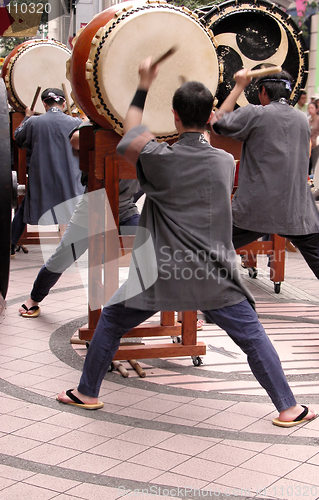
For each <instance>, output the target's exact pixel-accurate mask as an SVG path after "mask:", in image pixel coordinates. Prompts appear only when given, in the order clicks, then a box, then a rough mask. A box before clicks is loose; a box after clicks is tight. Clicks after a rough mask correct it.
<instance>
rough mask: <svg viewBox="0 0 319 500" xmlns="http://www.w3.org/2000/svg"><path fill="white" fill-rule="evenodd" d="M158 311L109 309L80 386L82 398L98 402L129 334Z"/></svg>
mask: <svg viewBox="0 0 319 500" xmlns="http://www.w3.org/2000/svg"><path fill="white" fill-rule="evenodd" d="M156 312H157V311H141V310H139V309H132V308H130V307H125V306H124V305H123V304H121V303H120V304H113V305H111V306H105V307H104V308H103V311H102V313H101V316H100V319H99V322H98V324H97V327H96V329H95V332H94V335H93V338H92V340H91V343H90V347H89V349H88V352H87V355H86V358H85V362H84V366H83V373H82V376H81V379H80V383H79V385H78V392H79V393H80V394H83V395H86V396H89V397H91V398H97V397H98V394H99V390H100V386H101V383H102V380H103V378H104V377H105V375H106V373H107V371H108V368H109V366H110V364H111V361H112V359H113V357H114V355H115V353H116V351H117V349H118V347H119V345H120V340H121V338H122V337H123V335H124V334H125V333H127V332H128V331H130V330H131V329H132V328H134V327H135V326H137V325H139V324H140V323H142V322H143V321H145V320H146V319H148V318H150V317H151V316H153V314H155V313H156Z"/></svg>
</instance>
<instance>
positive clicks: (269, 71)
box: [234, 66, 282, 80]
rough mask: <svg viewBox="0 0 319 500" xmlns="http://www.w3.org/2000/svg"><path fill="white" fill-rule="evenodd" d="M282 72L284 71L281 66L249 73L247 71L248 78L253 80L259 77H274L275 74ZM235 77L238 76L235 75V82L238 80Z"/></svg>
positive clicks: (254, 70) (253, 70)
mask: <svg viewBox="0 0 319 500" xmlns="http://www.w3.org/2000/svg"><path fill="white" fill-rule="evenodd" d="M280 71H282V67H281V66H268V67H267V68H260V69H252V70H249V71H247V76H248V77H250V76H251V77H252V78H256V77H259V76H267V75H274V74H275V73H280ZM235 76H236V73H235V74H234V80H236V78H235Z"/></svg>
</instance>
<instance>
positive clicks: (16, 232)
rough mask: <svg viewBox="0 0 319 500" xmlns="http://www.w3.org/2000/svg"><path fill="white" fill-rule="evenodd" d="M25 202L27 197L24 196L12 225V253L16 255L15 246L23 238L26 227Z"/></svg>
mask: <svg viewBox="0 0 319 500" xmlns="http://www.w3.org/2000/svg"><path fill="white" fill-rule="evenodd" d="M24 203H25V198H23V200H22V202H21V203H20V206H19V208H18V210H17V212H16V214H15V216H14V218H13V221H12V225H11V255H14V253H15V247H16V246H17V244H18V241H19V239H20V238H21V235H22V233H23V231H24V229H25V227H26V223H25V222H23V214H24Z"/></svg>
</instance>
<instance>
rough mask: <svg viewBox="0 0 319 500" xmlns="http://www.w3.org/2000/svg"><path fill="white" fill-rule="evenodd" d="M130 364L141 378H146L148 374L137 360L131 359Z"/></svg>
mask: <svg viewBox="0 0 319 500" xmlns="http://www.w3.org/2000/svg"><path fill="white" fill-rule="evenodd" d="M128 362H129V363H130V365H131V367H132V368H134V370H135V371H136V373H137V374H138V375H139V376H140V377H141V378H144V377H146V372H145V371H144V370H143V368H142V367H141V365H140V364H139V363H138V362H137V361H136V359H129V360H128Z"/></svg>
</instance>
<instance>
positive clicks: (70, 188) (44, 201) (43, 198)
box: [14, 107, 84, 225]
mask: <svg viewBox="0 0 319 500" xmlns="http://www.w3.org/2000/svg"><path fill="white" fill-rule="evenodd" d="M80 123H82V122H81V120H80V119H79V118H73V117H71V116H68V115H65V114H64V113H63V112H62V111H61V110H60V109H59V108H57V107H53V108H50V109H49V111H48V112H47V113H45V114H43V115H40V116H31V117H30V118H28V117H26V118H25V119H24V120H23V121H22V123H21V125H20V126H19V127H18V128H17V129H16V131H15V133H14V137H15V139H16V141H17V144H18V146H19V147H20V148H28V149H30V150H31V158H30V165H29V173H28V185H27V192H26V196H25V208H24V222H26V223H28V224H33V225H37V224H38V223H39V219H40V217H42V216H43V214H45V213H46V212H48V211H50V210H52V209H53V208H54V207H55V206H57V205H59V204H61V203H63V202H66V201H67V200H71V199H75V200H74V203H66V204H65V205H64V209H63V211H62V210H61V209H60V208H59V217H58V222H59V223H64V224H67V223H68V221H69V220H70V218H71V215H72V213H73V210H74V207H75V204H76V201H77V200H76V197H78V196H80V195H82V194H83V192H84V186H82V184H81V172H80V170H79V159H78V157H77V155H76V153H75V151H74V150H73V149H72V146H71V144H70V140H69V133H70V131H71V130H72V129H74V128H75V127H77V126H78V125H79V124H80ZM41 223H42V224H44V225H45V224H52V217H48V221H47V222H45V220H44V218H42V222H41Z"/></svg>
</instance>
